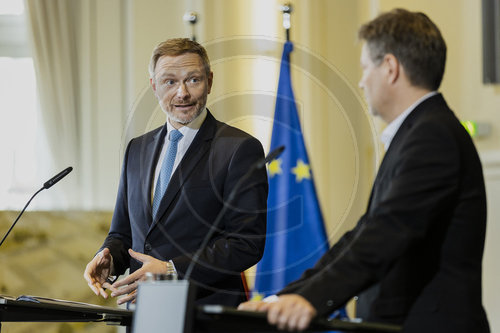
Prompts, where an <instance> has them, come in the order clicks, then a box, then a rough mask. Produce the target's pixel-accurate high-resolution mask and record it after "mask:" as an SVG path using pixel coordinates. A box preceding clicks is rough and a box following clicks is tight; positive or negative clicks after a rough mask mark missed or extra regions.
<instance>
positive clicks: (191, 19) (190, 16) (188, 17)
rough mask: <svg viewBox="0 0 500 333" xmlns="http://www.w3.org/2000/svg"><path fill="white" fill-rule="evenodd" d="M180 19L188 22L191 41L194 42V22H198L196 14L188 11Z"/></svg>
mask: <svg viewBox="0 0 500 333" xmlns="http://www.w3.org/2000/svg"><path fill="white" fill-rule="evenodd" d="M182 18H183V20H184V21H185V22H189V24H190V25H191V39H192V40H193V41H195V42H196V36H195V33H194V27H195V25H196V22H198V13H196V12H193V11H188V12H186V14H184V16H183V17H182Z"/></svg>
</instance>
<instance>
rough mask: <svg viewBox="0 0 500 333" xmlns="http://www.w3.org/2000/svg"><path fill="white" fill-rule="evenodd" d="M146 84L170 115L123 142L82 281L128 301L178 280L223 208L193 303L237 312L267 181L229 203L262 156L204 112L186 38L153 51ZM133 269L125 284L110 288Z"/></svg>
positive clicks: (246, 186) (261, 177) (198, 270)
mask: <svg viewBox="0 0 500 333" xmlns="http://www.w3.org/2000/svg"><path fill="white" fill-rule="evenodd" d="M149 70H150V75H151V78H150V82H151V87H152V89H153V91H154V92H155V95H156V97H157V98H158V101H159V104H160V106H161V107H162V109H163V111H165V113H166V115H167V121H166V123H165V125H164V126H162V127H160V128H157V129H155V130H153V131H151V132H149V133H146V134H144V135H143V136H140V137H138V138H135V139H133V140H131V141H130V143H129V145H128V147H127V150H126V152H125V157H124V162H123V170H122V174H121V180H120V186H119V189H118V196H117V202H116V206H115V211H114V214H113V219H112V222H111V228H110V231H109V234H108V236H107V238H106V239H105V241H104V244H103V246H102V247H101V249H100V250H99V252H98V254H97V255H96V256H95V257H94V258H93V259H92V261H90V262H89V264H88V265H87V267H86V270H85V273H84V277H85V279H86V280H87V282H88V284H89V286H90V288H91V289H92V290H93V291H94V293H95V294H96V295H102V296H103V297H105V298H106V297H108V294H107V293H106V291H105V290H104V288H108V289H110V290H111V291H112V293H111V296H120V298H119V299H118V303H119V304H121V303H124V302H130V301H134V300H135V297H136V289H137V283H138V281H140V280H144V278H145V274H146V273H148V272H151V273H167V272H172V271H176V272H177V273H178V275H179V276H180V277H181V278H182V276H183V275H184V274H185V272H186V270H187V269H188V266H189V265H190V263H191V259H192V256H193V255H194V253H195V252H196V251H198V249H199V248H200V246H201V244H202V242H203V240H204V238H205V237H206V236H207V233H208V232H209V230H210V229H211V227H212V223H213V222H214V220H215V219H216V217H217V215H218V214H219V212H220V211H221V210H222V208H223V207H224V205H229V209H227V212H226V213H225V214H224V215H223V218H222V220H221V223H220V225H218V226H217V227H216V232H215V233H214V234H213V236H212V237H211V238H210V241H209V242H208V245H207V246H206V247H205V248H203V249H202V250H201V255H200V258H199V262H198V263H197V264H196V265H195V266H194V269H193V271H192V274H191V278H192V280H193V281H194V282H195V283H196V284H197V285H198V288H197V289H198V292H197V299H198V302H200V303H215V304H225V305H232V306H236V305H237V304H239V303H240V302H242V301H244V300H245V299H246V297H245V290H244V285H243V282H242V279H241V275H240V274H241V272H243V271H244V270H246V269H247V268H249V267H251V266H252V265H254V264H256V263H257V262H258V261H259V260H260V258H261V257H262V254H263V251H264V242H265V233H266V201H267V190H268V187H267V175H266V171H265V168H261V169H259V170H256V171H253V173H251V175H250V177H248V179H247V180H246V181H244V183H243V184H242V185H241V187H240V189H239V191H238V192H237V194H236V196H235V198H234V200H232V201H231V202H228V200H227V199H228V195H229V194H230V193H231V190H232V189H233V188H234V187H235V184H236V183H237V182H238V181H239V180H240V179H242V178H244V177H243V176H244V175H245V173H247V172H248V171H249V170H250V169H251V166H252V165H253V164H254V163H255V162H256V161H258V160H260V159H262V158H263V157H264V152H263V149H262V145H261V144H260V142H259V141H258V140H257V139H255V138H254V137H252V136H250V135H248V134H247V133H245V132H243V131H240V130H238V129H236V128H234V127H231V126H229V125H227V124H225V123H222V122H219V121H217V120H216V119H215V118H214V117H213V116H212V115H211V114H210V112H209V111H208V110H207V109H206V107H205V104H206V101H207V95H208V94H209V93H210V89H211V86H212V80H213V73H212V72H211V71H210V63H209V60H208V56H207V54H206V51H205V49H204V48H203V47H202V46H201V45H199V44H198V43H196V42H193V41H191V40H189V39H171V40H167V41H165V42H163V43H161V44H159V45H158V46H157V47H156V48H155V50H154V51H153V55H152V58H151V63H150V68H149ZM127 268H130V273H131V274H130V275H128V276H127V277H125V278H123V279H121V280H118V281H116V282H114V283H110V282H107V280H108V278H109V277H110V276H118V275H121V274H123V273H124V272H125V270H126V269H127Z"/></svg>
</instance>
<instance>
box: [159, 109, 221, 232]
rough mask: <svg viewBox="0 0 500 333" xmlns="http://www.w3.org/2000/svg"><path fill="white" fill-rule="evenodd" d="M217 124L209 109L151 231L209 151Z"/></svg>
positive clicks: (173, 177) (173, 175)
mask: <svg viewBox="0 0 500 333" xmlns="http://www.w3.org/2000/svg"><path fill="white" fill-rule="evenodd" d="M216 126H217V125H216V120H215V118H214V117H213V116H212V115H211V114H210V112H208V110H207V117H206V119H205V121H204V122H203V124H202V126H201V127H200V130H199V131H198V134H196V136H195V138H194V140H193V142H192V143H191V145H190V146H189V149H188V150H187V152H186V154H185V155H184V157H183V159H182V161H181V162H180V163H179V166H178V167H177V168H176V169H175V171H174V173H173V174H172V177H171V178H170V182H169V183H168V187H167V190H166V191H165V195H164V196H163V198H162V200H161V203H160V207H159V208H158V213H157V217H156V220H155V221H153V224H152V225H151V227H150V229H149V231H151V229H153V228H154V226H155V225H156V223H158V221H159V220H161V219H162V217H163V215H164V214H165V212H166V211H167V210H168V208H169V206H170V205H171V204H172V201H173V200H174V198H175V197H176V195H177V193H178V192H179V191H180V189H181V188H182V185H183V184H184V183H185V182H186V180H187V179H188V177H189V175H190V174H191V172H192V171H193V169H194V167H195V166H196V165H197V164H198V162H199V161H200V159H201V158H202V157H203V156H204V155H205V154H207V153H209V150H210V145H211V141H212V138H213V137H214V135H215V131H216Z"/></svg>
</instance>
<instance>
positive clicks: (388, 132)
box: [380, 91, 438, 151]
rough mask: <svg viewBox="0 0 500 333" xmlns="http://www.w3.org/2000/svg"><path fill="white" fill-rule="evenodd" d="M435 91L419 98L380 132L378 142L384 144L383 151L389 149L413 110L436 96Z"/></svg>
mask: <svg viewBox="0 0 500 333" xmlns="http://www.w3.org/2000/svg"><path fill="white" fill-rule="evenodd" d="M437 93H438V92H437V91H431V92H430V93H427V94H425V95H424V96H422V97H420V98H419V99H418V100H417V101H416V102H415V103H413V104H412V105H410V106H409V107H408V108H407V109H406V110H405V111H404V112H403V113H401V114H400V115H399V116H397V117H396V119H394V120H393V121H392V122H391V123H390V124H389V125H387V127H386V128H385V129H384V131H383V132H382V135H381V136H380V141H382V143H383V144H384V147H385V150H386V151H387V149H389V146H390V144H391V142H392V139H394V136H395V135H396V133H397V132H398V130H399V128H400V127H401V124H402V123H403V121H404V120H405V119H406V117H408V115H409V114H410V113H411V112H412V111H413V110H415V108H416V107H417V106H418V105H419V104H420V103H422V102H423V101H425V100H426V99H428V98H430V97H432V96H434V95H437Z"/></svg>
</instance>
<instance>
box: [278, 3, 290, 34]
mask: <svg viewBox="0 0 500 333" xmlns="http://www.w3.org/2000/svg"><path fill="white" fill-rule="evenodd" d="M280 9H281V12H282V13H283V28H285V32H286V41H287V42H289V41H290V14H291V13H292V5H291V4H290V3H285V4H284V5H282V6H281V8H280Z"/></svg>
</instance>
